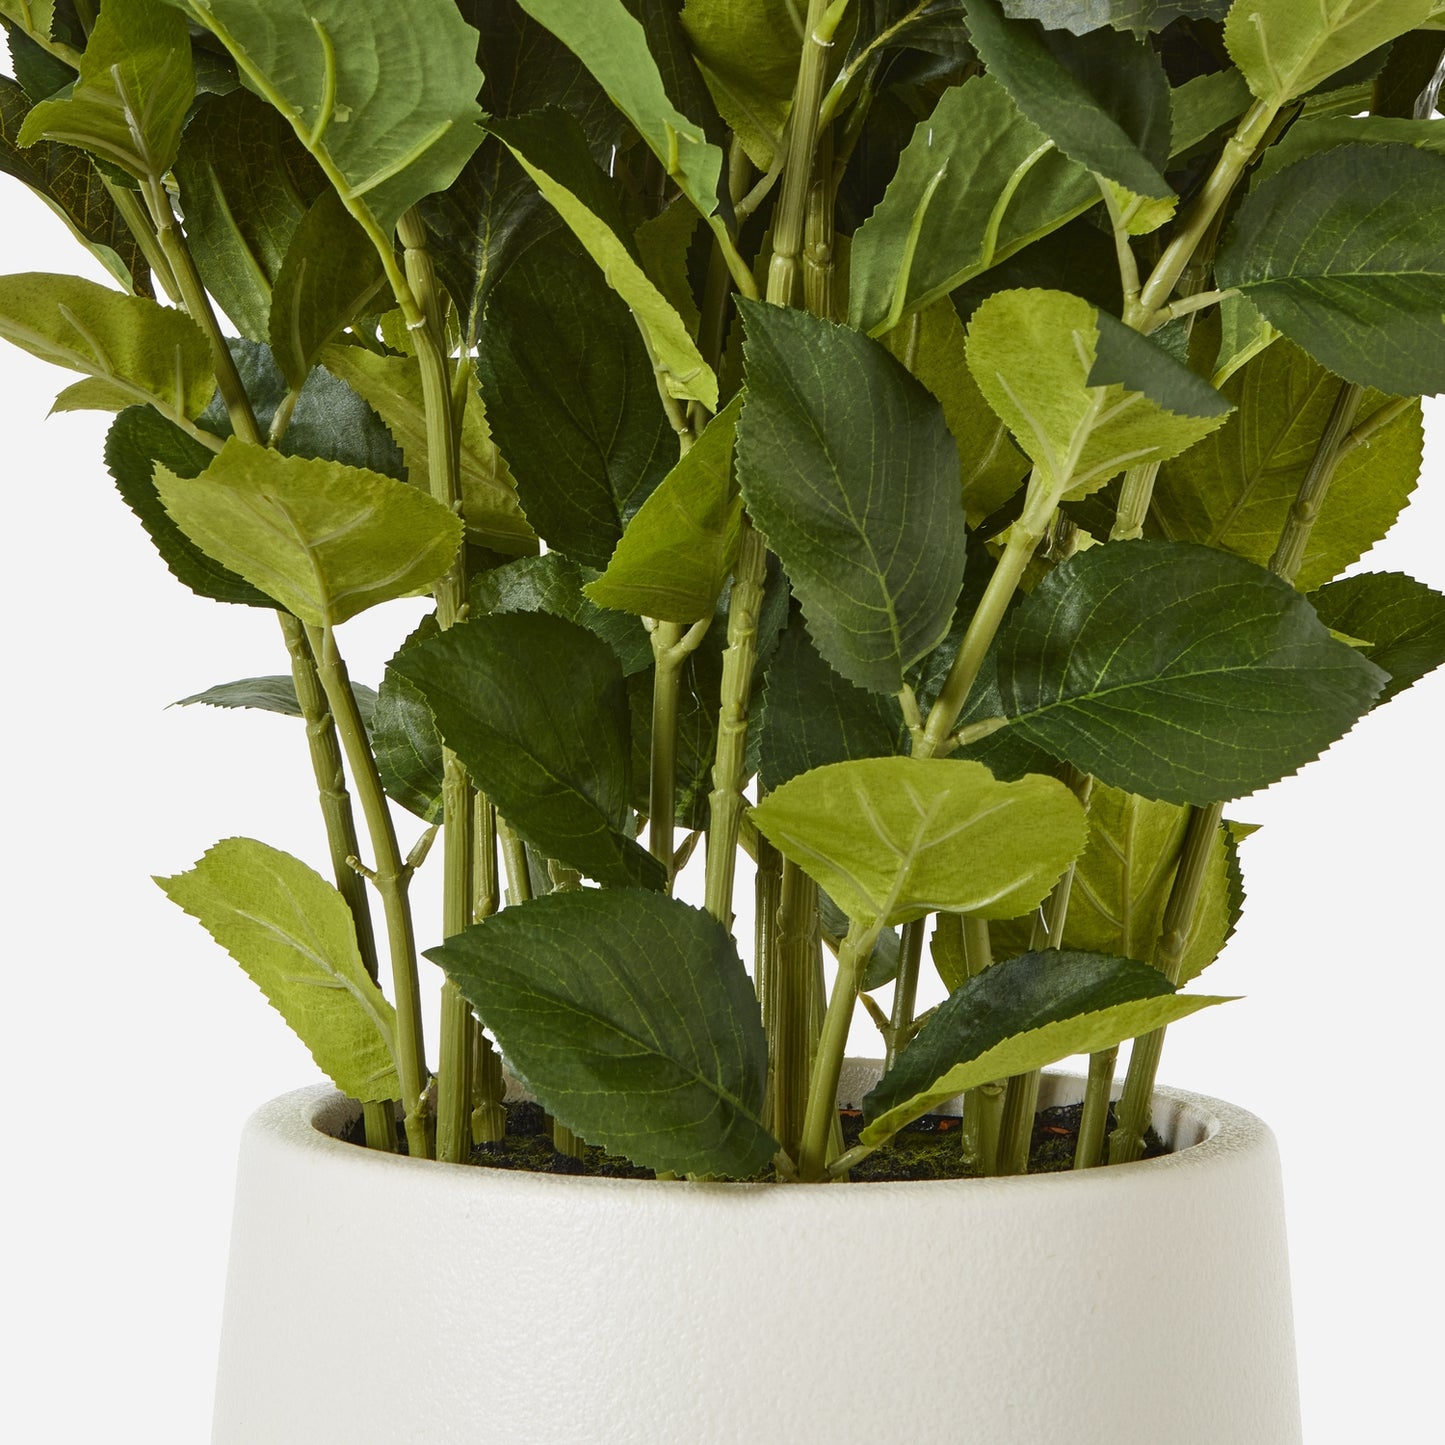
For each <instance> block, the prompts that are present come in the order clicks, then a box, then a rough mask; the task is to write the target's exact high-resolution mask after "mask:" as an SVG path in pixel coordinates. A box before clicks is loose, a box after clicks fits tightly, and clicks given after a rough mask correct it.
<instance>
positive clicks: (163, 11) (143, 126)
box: [20, 0, 196, 183]
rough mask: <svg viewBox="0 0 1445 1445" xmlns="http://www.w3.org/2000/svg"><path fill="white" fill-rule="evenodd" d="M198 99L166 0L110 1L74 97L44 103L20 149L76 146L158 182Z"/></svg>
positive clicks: (178, 23)
mask: <svg viewBox="0 0 1445 1445" xmlns="http://www.w3.org/2000/svg"><path fill="white" fill-rule="evenodd" d="M195 94H196V79H195V72H194V71H193V69H192V67H191V38H190V35H189V34H188V33H187V31H186V22H185V21H184V20H183V19H182V18H181V17H180V16H179V15H178V14H176V12H175V11H174V10H173V9H171V8H170V6H169V5H167V4H165V3H163V0H106V3H105V5H104V7H103V8H102V9H101V12H100V15H99V17H98V18H97V20H96V22H95V28H94V29H93V30H92V31H91V32H90V39H89V40H88V41H87V42H86V46H85V53H84V54H83V56H82V57H81V61H80V78H79V79H78V80H77V81H76V82H75V86H74V88H73V89H72V90H71V92H70V94H69V95H67V96H65V97H63V98H57V99H54V100H44V101H41V102H40V104H39V105H37V106H36V107H35V109H34V110H32V111H31V112H30V114H29V116H28V117H26V121H25V124H24V126H23V127H22V128H21V131H20V144H21V145H31V144H33V143H34V142H35V141H38V140H41V139H45V140H52V141H60V142H61V143H62V144H64V145H72V146H78V147H79V148H80V149H81V150H85V151H89V152H90V153H91V154H92V155H97V156H99V157H101V159H102V160H106V161H109V162H110V163H111V164H112V165H117V166H119V167H120V168H121V169H122V170H123V171H126V172H128V173H129V174H130V175H133V176H135V177H137V178H138V179H140V180H150V181H153V182H157V183H158V182H159V181H160V179H161V177H162V176H164V175H165V173H166V172H167V171H168V170H170V168H171V165H172V163H173V162H174V161H175V158H176V150H177V148H178V146H179V145H180V140H181V128H182V126H184V124H185V120H186V112H187V111H188V110H189V109H190V105H191V101H192V100H193V99H194V98H195Z"/></svg>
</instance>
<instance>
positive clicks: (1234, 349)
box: [1210, 296, 1279, 391]
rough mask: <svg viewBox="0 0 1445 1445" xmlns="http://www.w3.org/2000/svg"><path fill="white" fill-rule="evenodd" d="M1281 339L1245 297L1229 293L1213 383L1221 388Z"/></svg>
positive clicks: (1221, 309) (1222, 309)
mask: <svg viewBox="0 0 1445 1445" xmlns="http://www.w3.org/2000/svg"><path fill="white" fill-rule="evenodd" d="M1278 340H1279V332H1278V331H1276V330H1275V329H1274V327H1273V326H1271V325H1270V324H1269V322H1268V321H1266V320H1265V319H1264V317H1263V316H1261V315H1260V311H1259V307H1258V306H1256V305H1255V304H1254V302H1252V301H1249V300H1246V299H1245V298H1244V297H1243V296H1226V297H1225V298H1224V300H1223V301H1221V302H1220V304H1219V352H1218V354H1217V355H1216V356H1215V359H1214V375H1213V376H1212V377H1211V378H1210V385H1211V386H1214V387H1217V388H1218V389H1219V390H1221V391H1222V390H1223V389H1224V384H1225V382H1227V381H1228V380H1229V379H1230V377H1232V376H1233V375H1234V374H1235V372H1237V371H1238V370H1239V369H1240V367H1242V366H1245V365H1247V364H1248V363H1249V362H1251V361H1253V360H1254V358H1255V357H1256V356H1258V355H1259V354H1260V353H1261V352H1262V351H1264V350H1266V349H1267V348H1268V347H1271V346H1273V345H1274V343H1275V342H1276V341H1278Z"/></svg>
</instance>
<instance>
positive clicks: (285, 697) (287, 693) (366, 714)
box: [171, 673, 376, 732]
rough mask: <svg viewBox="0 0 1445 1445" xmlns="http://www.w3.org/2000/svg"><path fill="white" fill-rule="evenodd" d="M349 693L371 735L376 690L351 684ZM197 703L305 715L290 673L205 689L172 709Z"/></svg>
mask: <svg viewBox="0 0 1445 1445" xmlns="http://www.w3.org/2000/svg"><path fill="white" fill-rule="evenodd" d="M351 691H352V693H353V694H354V695H355V697H356V705H357V710H358V711H359V712H360V713H361V721H362V723H363V724H364V725H365V727H366V729H367V731H368V732H370V731H371V723H372V715H373V714H374V713H375V711H376V690H375V689H374V688H370V687H366V686H364V685H363V684H362V683H359V682H353V683H352V684H351ZM196 703H204V704H205V705H206V706H207V707H247V708H255V709H256V710H257V711H258V712H275V713H280V714H281V715H282V716H283V717H302V716H303V715H304V714H303V713H302V711H301V704H300V703H299V702H297V700H296V684H295V682H294V681H293V680H292V677H291V674H290V673H285V674H283V675H281V676H278V677H243V678H240V679H239V680H237V681H236V682H221V683H217V684H216V686H215V687H208V688H207V689H206V690H205V692H197V693H192V695H191V696H190V697H183V698H179V699H177V700H176V701H175V702H173V703H172V704H171V706H172V707H190V706H192V705H193V704H196Z"/></svg>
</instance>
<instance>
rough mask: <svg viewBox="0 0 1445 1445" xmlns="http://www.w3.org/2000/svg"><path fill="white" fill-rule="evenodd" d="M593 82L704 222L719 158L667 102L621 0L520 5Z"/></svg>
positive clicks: (528, 0) (530, 0) (711, 206)
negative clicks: (561, 44)
mask: <svg viewBox="0 0 1445 1445" xmlns="http://www.w3.org/2000/svg"><path fill="white" fill-rule="evenodd" d="M518 3H519V4H520V5H521V7H522V9H523V10H525V11H526V12H527V14H529V15H530V16H531V17H532V18H533V19H534V20H537V21H539V22H540V23H541V24H543V25H545V26H546V27H547V29H548V30H550V31H551V32H552V33H553V34H554V35H555V36H556V37H557V38H558V39H559V40H560V41H561V42H562V43H563V44H564V45H565V46H566V47H567V48H568V49H569V50H570V51H571V52H572V53H573V54H574V55H575V56H576V57H577V58H578V59H579V60H580V61H581V62H582V63H583V65H585V66H586V67H587V69H588V70H590V71H591V72H592V74H593V76H594V77H595V78H596V79H597V82H598V84H600V85H601V86H602V88H603V89H604V90H605V91H606V92H607V94H608V95H610V96H611V97H612V102H613V104H614V105H616V107H617V108H618V109H619V110H620V111H621V112H622V113H623V115H625V116H626V117H627V119H628V120H629V121H631V122H632V124H633V126H634V127H635V128H636V130H637V133H638V135H640V136H641V137H642V140H643V142H644V143H645V144H646V145H647V147H648V149H649V150H651V151H652V153H653V155H655V156H656V157H657V158H658V160H660V161H661V162H662V163H663V166H664V167H665V168H666V170H667V173H668V175H669V176H670V177H671V178H672V179H673V180H674V181H675V182H676V183H677V185H678V187H679V188H680V189H681V191H682V193H683V195H685V196H686V197H687V198H688V199H689V200H690V201H691V202H692V203H693V205H695V206H696V207H697V208H698V210H699V211H701V212H702V214H703V215H704V216H711V215H712V214H713V213H714V212H715V211H716V210H717V208H718V182H719V179H720V178H721V175H722V164H723V155H722V151H721V150H719V149H718V147H717V146H715V145H713V144H712V143H711V142H710V141H709V140H708V138H707V135H706V133H705V132H704V130H703V128H702V126H701V125H699V124H697V123H696V122H695V121H692V120H689V119H688V117H687V116H685V115H683V114H682V112H681V111H680V110H678V109H677V108H676V106H674V105H673V103H672V101H671V100H669V99H668V96H667V90H666V88H665V87H664V85H663V80H662V74H661V72H660V71H659V70H658V68H657V61H656V60H654V59H653V56H652V52H651V51H650V50H649V49H648V45H647V34H646V32H645V31H644V30H643V28H642V26H641V24H640V23H639V22H638V21H636V20H635V19H633V17H632V16H631V15H630V14H628V12H627V9H626V7H625V6H624V5H623V4H622V3H621V0H518Z"/></svg>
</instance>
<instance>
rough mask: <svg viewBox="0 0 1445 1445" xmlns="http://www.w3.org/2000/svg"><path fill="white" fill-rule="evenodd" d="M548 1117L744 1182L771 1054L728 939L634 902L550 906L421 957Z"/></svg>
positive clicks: (667, 1162)
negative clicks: (435, 966) (437, 968)
mask: <svg viewBox="0 0 1445 1445" xmlns="http://www.w3.org/2000/svg"><path fill="white" fill-rule="evenodd" d="M427 957H428V958H430V959H431V960H432V961H433V962H435V963H439V964H440V965H441V966H442V967H443V968H444V969H446V971H447V975H448V977H449V978H451V980H452V981H453V982H454V983H455V984H456V985H457V987H458V988H459V989H460V990H461V991H462V993H463V995H464V996H465V997H466V998H467V999H468V1001H469V1002H470V1003H471V1004H472V1006H473V1007H474V1008H475V1009H476V1010H477V1013H478V1015H479V1016H480V1017H481V1019H482V1021H483V1022H484V1023H485V1024H486V1026H487V1027H488V1028H489V1029H490V1030H491V1031H492V1032H493V1033H494V1034H495V1035H496V1036H497V1042H498V1043H499V1044H500V1046H501V1049H502V1052H503V1053H504V1054H505V1055H506V1059H507V1063H508V1064H509V1065H510V1067H511V1068H512V1069H513V1070H514V1071H515V1073H516V1074H517V1075H518V1077H519V1078H520V1079H522V1080H523V1081H524V1082H525V1084H526V1085H527V1087H528V1089H530V1090H531V1092H532V1093H533V1094H535V1095H536V1097H537V1099H538V1101H539V1102H540V1103H541V1104H542V1105H543V1106H544V1107H545V1108H546V1109H547V1111H548V1112H549V1113H550V1114H552V1115H554V1116H555V1117H556V1118H557V1119H559V1120H561V1121H562V1122H563V1123H564V1124H566V1125H567V1126H568V1127H569V1128H571V1129H573V1130H575V1131H576V1132H577V1133H578V1134H580V1135H581V1136H582V1137H583V1138H585V1139H587V1140H588V1141H589V1142H590V1143H593V1144H600V1145H601V1146H602V1147H603V1148H604V1149H607V1150H608V1151H610V1152H611V1153H614V1154H622V1155H625V1156H626V1157H627V1158H628V1159H631V1160H632V1162H633V1163H634V1164H639V1165H642V1166H644V1167H650V1168H653V1169H657V1170H670V1171H672V1172H673V1173H677V1174H726V1175H732V1176H734V1177H741V1178H747V1177H749V1176H751V1175H753V1174H756V1173H757V1172H758V1171H759V1170H760V1169H762V1168H764V1167H765V1166H766V1165H767V1164H768V1162H769V1161H770V1160H771V1159H772V1157H773V1155H774V1154H775V1153H776V1152H777V1148H778V1145H777V1141H776V1140H774V1139H773V1138H772V1136H771V1135H770V1134H769V1133H768V1131H767V1129H766V1128H765V1127H764V1125H763V1123H762V1110H763V1090H764V1087H765V1084H766V1080H767V1043H766V1041H765V1039H764V1037H763V1026H762V1019H761V1017H760V1015H759V1013H758V1002H757V996H756V994H755V993H754V992H753V987H752V984H751V983H750V982H749V980H748V976H747V973H746V972H745V971H744V969H743V965H742V963H741V962H740V960H739V959H738V955H737V947H736V945H735V944H734V943H733V941H732V938H731V937H730V936H729V934H728V932H727V930H726V929H724V928H723V926H722V925H721V924H720V923H718V922H717V921H716V920H714V919H713V918H711V917H710V916H709V915H708V914H706V913H703V912H702V911H700V910H699V909H696V908H690V907H689V906H688V905H687V904H685V903H680V902H678V901H676V900H674V899H671V898H666V897H662V896H659V895H658V894H655V893H642V892H638V891H636V890H631V889H629V890H626V891H621V892H618V891H611V890H607V891H602V892H598V891H596V890H592V889H589V890H586V891H583V892H571V893H554V894H552V895H550V896H548V897H545V898H538V899H536V900H534V901H533V902H530V903H525V904H523V905H521V906H520V907H517V908H508V909H505V910H504V911H503V912H501V913H499V914H498V915H497V916H496V917H494V918H489V919H487V920H486V921H485V922H483V923H478V924H474V925H473V926H472V927H471V928H468V929H467V930H466V931H465V932H464V933H461V934H458V935H457V936H456V937H454V938H451V939H449V940H448V941H447V942H446V943H444V944H443V945H442V946H441V947H440V948H433V949H429V950H428V951H427Z"/></svg>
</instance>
